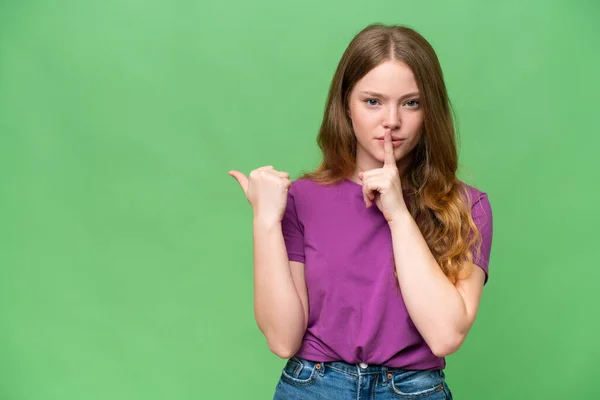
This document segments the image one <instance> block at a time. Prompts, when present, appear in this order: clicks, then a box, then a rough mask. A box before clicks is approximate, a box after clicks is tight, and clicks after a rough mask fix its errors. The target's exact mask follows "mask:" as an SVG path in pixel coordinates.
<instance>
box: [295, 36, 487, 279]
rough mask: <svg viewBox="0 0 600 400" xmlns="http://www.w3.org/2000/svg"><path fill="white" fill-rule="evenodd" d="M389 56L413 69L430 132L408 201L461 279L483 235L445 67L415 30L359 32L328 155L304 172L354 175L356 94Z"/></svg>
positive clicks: (331, 98) (343, 67)
mask: <svg viewBox="0 0 600 400" xmlns="http://www.w3.org/2000/svg"><path fill="white" fill-rule="evenodd" d="M389 60H397V61H401V62H404V63H405V64H407V65H408V66H409V67H410V68H411V69H412V71H413V74H414V76H415V79H416V82H417V85H418V88H419V92H420V103H421V107H422V109H423V116H424V121H423V135H422V137H421V140H420V142H419V143H418V144H417V146H416V147H415V149H414V150H413V151H412V152H411V154H410V158H411V160H410V165H409V166H408V168H407V169H406V176H405V178H406V182H407V185H408V189H409V190H410V192H411V194H412V195H411V196H409V199H410V200H409V204H408V208H409V210H410V212H411V215H412V216H413V218H414V219H415V221H416V223H417V225H418V226H419V229H420V231H421V233H422V234H423V237H424V238H425V240H426V242H427V244H428V246H429V248H430V250H431V252H432V254H433V255H434V257H435V259H436V261H437V262H438V264H439V266H440V268H441V269H442V270H443V272H444V274H445V275H446V276H447V277H448V278H449V279H450V280H451V281H452V282H453V283H456V282H457V281H458V280H459V279H463V278H465V277H467V276H468V275H469V274H470V272H471V270H472V262H473V252H472V249H473V248H475V249H476V250H477V251H478V249H479V246H478V244H479V243H480V240H481V238H480V233H479V231H478V229H477V226H476V225H475V223H474V222H473V218H472V216H471V199H470V196H469V193H468V188H467V185H466V184H464V183H463V182H461V181H460V180H459V179H458V178H457V175H456V172H457V168H458V153H457V146H456V138H455V135H456V134H455V129H454V121H453V115H452V108H451V104H450V101H449V98H448V94H447V90H446V85H445V83H444V78H443V74H442V69H441V66H440V63H439V60H438V58H437V55H436V54H435V51H434V50H433V48H432V46H431V45H430V44H429V42H428V41H427V40H425V38H424V37H423V36H421V35H420V34H419V33H417V32H416V31H415V30H413V29H411V28H408V27H405V26H398V25H382V24H373V25H369V26H367V27H366V28H364V29H363V30H362V31H360V32H359V33H358V34H357V35H356V36H355V37H354V38H353V39H352V41H351V42H350V44H349V45H348V47H347V48H346V50H345V52H344V54H343V55H342V58H341V60H340V62H339V64H338V67H337V70H336V71H335V75H334V77H333V80H332V82H331V86H330V88H329V94H328V97H327V103H326V106H325V111H324V116H323V120H322V123H321V127H320V130H319V134H318V136H317V143H318V145H319V147H320V149H321V151H322V153H323V158H322V161H321V163H320V165H319V167H318V168H317V169H316V170H314V171H312V172H307V173H304V174H303V175H302V176H301V177H300V179H302V178H306V179H312V180H314V181H316V182H318V183H321V184H326V185H330V184H336V183H338V182H340V181H342V180H344V179H347V178H349V177H351V176H352V175H353V174H354V172H355V169H356V147H357V141H356V136H355V135H354V131H353V129H352V123H351V120H350V117H349V116H348V114H347V109H348V102H349V99H350V94H351V92H352V89H353V88H354V86H355V84H356V83H357V82H358V81H359V80H360V79H361V78H362V77H363V76H365V75H366V74H367V73H368V72H369V71H370V70H371V69H373V68H374V67H376V66H377V65H379V64H381V63H382V62H385V61H389ZM473 245H476V246H475V247H473ZM394 273H395V268H394Z"/></svg>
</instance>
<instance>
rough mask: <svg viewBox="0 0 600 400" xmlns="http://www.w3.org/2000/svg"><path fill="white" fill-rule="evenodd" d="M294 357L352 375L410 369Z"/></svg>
mask: <svg viewBox="0 0 600 400" xmlns="http://www.w3.org/2000/svg"><path fill="white" fill-rule="evenodd" d="M294 358H296V359H298V360H299V361H301V362H303V363H308V364H314V365H315V366H316V365H317V364H320V367H318V368H317V369H319V368H323V369H324V370H327V369H333V370H337V371H339V372H344V373H347V374H349V375H354V376H358V375H383V376H386V375H387V374H388V373H389V372H404V371H405V372H409V371H410V370H408V369H404V368H398V367H388V366H385V365H379V364H365V363H357V364H350V363H347V362H344V361H326V362H323V361H310V360H306V359H304V358H300V357H294ZM430 371H431V372H433V373H438V374H440V376H444V375H445V374H444V373H443V371H442V370H441V369H436V370H430Z"/></svg>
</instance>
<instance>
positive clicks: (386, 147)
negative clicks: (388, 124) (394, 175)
mask: <svg viewBox="0 0 600 400" xmlns="http://www.w3.org/2000/svg"><path fill="white" fill-rule="evenodd" d="M383 152H384V156H383V165H384V166H394V167H395V166H396V157H394V146H393V145H392V133H391V132H385V134H384V136H383Z"/></svg>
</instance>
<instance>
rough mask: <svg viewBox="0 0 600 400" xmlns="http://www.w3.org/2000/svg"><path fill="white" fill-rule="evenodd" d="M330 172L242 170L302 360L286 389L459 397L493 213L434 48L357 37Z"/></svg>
mask: <svg viewBox="0 0 600 400" xmlns="http://www.w3.org/2000/svg"><path fill="white" fill-rule="evenodd" d="M318 143H319V146H320V148H321V150H322V152H323V161H322V163H321V165H320V166H319V168H318V169H317V170H315V171H313V172H311V173H307V174H305V175H303V176H302V177H300V178H298V179H296V180H295V181H293V182H291V181H290V176H289V174H288V173H286V172H282V171H278V170H276V169H275V168H273V167H272V166H264V167H261V168H258V169H256V170H254V171H252V172H251V173H250V175H249V177H246V176H245V175H244V174H243V173H241V172H239V171H230V172H229V174H230V175H231V176H233V177H234V178H235V179H236V180H237V181H238V182H239V184H240V185H241V187H242V188H243V190H244V193H245V195H246V198H247V199H248V201H249V202H250V204H251V205H252V209H253V212H254V220H253V237H254V251H255V253H254V273H255V283H254V285H255V316H256V320H257V323H258V326H259V328H260V330H261V332H262V333H263V334H264V335H265V337H266V340H267V342H268V345H269V348H270V349H271V351H272V352H274V353H275V354H276V355H278V356H279V357H282V358H285V359H287V363H286V365H285V367H284V368H283V371H282V373H281V377H280V379H279V382H278V384H277V387H276V390H275V399H288V400H289V399H357V398H361V399H367V398H369V399H371V398H377V399H398V398H406V399H409V398H410V399H451V398H452V395H451V391H450V389H449V388H448V385H447V384H446V380H445V374H444V368H445V366H446V363H445V358H444V357H445V356H447V355H448V354H451V353H453V352H455V351H457V350H458V349H459V347H460V346H461V344H462V343H463V341H464V340H465V338H466V336H467V333H468V332H469V329H470V328H471V326H472V324H473V322H474V320H475V316H476V314H477V310H478V305H479V301H480V297H481V293H482V290H483V286H484V285H485V283H486V282H487V278H488V262H489V258H490V249H491V242H492V212H491V207H490V203H489V201H488V197H487V195H486V193H484V192H482V191H480V190H478V189H475V188H474V187H472V186H469V185H467V184H465V183H464V182H461V181H460V180H458V179H457V176H456V172H457V164H458V157H457V149H456V143H455V133H454V127H453V121H452V116H451V110H450V103H449V100H448V95H447V93H446V87H445V83H444V80H443V75H442V70H441V68H440V64H439V62H438V59H437V56H436V54H435V52H434V50H433V49H432V47H431V46H430V44H429V43H428V42H427V41H426V40H425V39H424V38H423V37H422V36H421V35H420V34H418V33H417V32H415V31H414V30H412V29H409V28H407V27H403V26H385V25H371V26H368V27H367V28H365V29H364V30H362V31H361V32H360V33H359V34H358V35H357V36H356V37H355V38H354V39H353V40H352V41H351V43H350V44H349V46H348V48H347V49H346V51H345V52H344V54H343V56H342V59H341V60H340V63H339V65H338V68H337V71H336V72H335V76H334V77H333V81H332V83H331V87H330V90H329V96H328V99H327V104H326V108H325V115H324V118H323V122H322V125H321V129H320V132H319V135H318Z"/></svg>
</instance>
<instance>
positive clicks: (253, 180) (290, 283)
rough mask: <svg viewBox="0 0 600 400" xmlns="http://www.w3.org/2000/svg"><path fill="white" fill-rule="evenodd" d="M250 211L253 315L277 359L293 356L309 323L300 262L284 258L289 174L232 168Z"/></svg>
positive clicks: (267, 168)
mask: <svg viewBox="0 0 600 400" xmlns="http://www.w3.org/2000/svg"><path fill="white" fill-rule="evenodd" d="M229 175H231V176H233V177H234V178H235V179H236V180H237V181H238V183H239V184H240V186H241V187H242V189H243V190H244V194H245V195H246V198H247V200H248V202H249V203H250V205H251V206H252V210H253V212H254V219H253V222H252V230H253V232H252V233H253V238H254V315H255V318H256V323H257V324H258V327H259V329H260V331H261V332H262V333H263V335H264V336H265V338H266V339H267V343H268V345H269V349H270V350H271V351H272V352H273V353H275V354H276V355H277V356H279V357H281V358H290V357H291V356H293V355H294V354H295V353H296V352H297V351H298V349H299V348H300V345H301V344H302V338H303V337H304V332H305V331H306V327H307V324H308V294H307V290H306V283H305V279H304V264H303V263H300V262H296V261H291V262H290V260H289V258H288V253H287V249H286V244H285V240H284V236H283V231H282V219H283V215H284V212H285V209H286V204H287V197H288V189H289V188H290V186H291V183H290V180H289V177H290V176H289V174H288V173H287V172H282V171H277V170H275V169H274V168H273V167H272V166H265V167H260V168H257V169H255V170H254V171H252V172H251V173H250V175H249V178H246V176H245V175H244V174H243V173H241V172H239V171H230V172H229Z"/></svg>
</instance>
